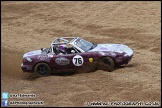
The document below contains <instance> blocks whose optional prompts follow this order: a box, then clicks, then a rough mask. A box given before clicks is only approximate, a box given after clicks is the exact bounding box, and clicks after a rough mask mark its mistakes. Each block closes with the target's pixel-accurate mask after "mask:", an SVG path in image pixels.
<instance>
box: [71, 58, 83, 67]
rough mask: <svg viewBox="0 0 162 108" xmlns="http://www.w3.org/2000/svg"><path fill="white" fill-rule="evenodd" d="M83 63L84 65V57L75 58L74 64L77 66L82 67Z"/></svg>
mask: <svg viewBox="0 0 162 108" xmlns="http://www.w3.org/2000/svg"><path fill="white" fill-rule="evenodd" d="M83 63H84V59H83V57H82V56H80V55H76V56H74V57H73V64H74V65H75V66H81V65H83Z"/></svg>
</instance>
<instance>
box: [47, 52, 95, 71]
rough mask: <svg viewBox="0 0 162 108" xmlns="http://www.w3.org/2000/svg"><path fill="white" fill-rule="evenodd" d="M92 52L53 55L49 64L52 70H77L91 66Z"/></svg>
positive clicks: (93, 57)
mask: <svg viewBox="0 0 162 108" xmlns="http://www.w3.org/2000/svg"><path fill="white" fill-rule="evenodd" d="M94 59H95V56H94V54H92V53H90V52H84V53H74V54H62V55H55V56H54V57H53V58H52V59H51V62H50V64H51V65H52V68H53V70H59V71H61V70H63V71H65V70H66V71H68V70H78V69H85V68H92V64H93V61H94Z"/></svg>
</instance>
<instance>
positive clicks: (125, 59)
mask: <svg viewBox="0 0 162 108" xmlns="http://www.w3.org/2000/svg"><path fill="white" fill-rule="evenodd" d="M132 57H133V55H131V56H125V57H121V58H117V59H116V64H117V65H126V64H128V63H129V62H130V61H131V59H132Z"/></svg>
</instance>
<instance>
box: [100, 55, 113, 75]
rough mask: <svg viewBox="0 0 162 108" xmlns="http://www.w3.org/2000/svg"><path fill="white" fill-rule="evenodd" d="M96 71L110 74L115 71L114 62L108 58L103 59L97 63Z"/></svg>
mask: <svg viewBox="0 0 162 108" xmlns="http://www.w3.org/2000/svg"><path fill="white" fill-rule="evenodd" d="M98 69H101V70H104V71H109V72H112V71H113V70H114V69H115V63H114V60H113V59H112V58H110V57H103V58H101V59H100V60H99V62H98Z"/></svg>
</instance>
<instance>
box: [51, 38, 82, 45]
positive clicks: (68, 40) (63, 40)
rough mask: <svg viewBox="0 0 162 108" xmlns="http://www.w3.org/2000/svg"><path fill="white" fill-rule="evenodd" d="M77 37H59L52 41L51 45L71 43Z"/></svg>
mask: <svg viewBox="0 0 162 108" xmlns="http://www.w3.org/2000/svg"><path fill="white" fill-rule="evenodd" d="M78 38H79V37H60V38H56V39H55V40H54V41H52V43H51V45H60V44H71V43H72V42H73V41H74V40H76V39H78Z"/></svg>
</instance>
